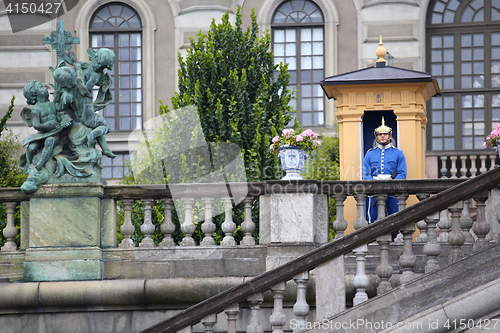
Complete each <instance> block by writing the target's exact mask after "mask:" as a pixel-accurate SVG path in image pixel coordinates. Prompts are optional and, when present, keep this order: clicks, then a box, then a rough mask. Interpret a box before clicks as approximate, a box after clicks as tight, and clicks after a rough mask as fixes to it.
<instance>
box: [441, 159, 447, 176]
mask: <svg viewBox="0 0 500 333" xmlns="http://www.w3.org/2000/svg"><path fill="white" fill-rule="evenodd" d="M447 159H448V156H441V169H440V170H439V172H441V178H448V168H447V167H446V160H447Z"/></svg>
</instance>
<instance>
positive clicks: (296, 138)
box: [295, 135, 304, 141]
mask: <svg viewBox="0 0 500 333" xmlns="http://www.w3.org/2000/svg"><path fill="white" fill-rule="evenodd" d="M295 140H297V141H302V140H304V138H303V137H302V135H297V136H296V137H295Z"/></svg>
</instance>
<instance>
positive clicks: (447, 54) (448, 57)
mask: <svg viewBox="0 0 500 333" xmlns="http://www.w3.org/2000/svg"><path fill="white" fill-rule="evenodd" d="M443 61H453V50H444V51H443Z"/></svg>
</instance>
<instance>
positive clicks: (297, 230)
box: [259, 182, 345, 320]
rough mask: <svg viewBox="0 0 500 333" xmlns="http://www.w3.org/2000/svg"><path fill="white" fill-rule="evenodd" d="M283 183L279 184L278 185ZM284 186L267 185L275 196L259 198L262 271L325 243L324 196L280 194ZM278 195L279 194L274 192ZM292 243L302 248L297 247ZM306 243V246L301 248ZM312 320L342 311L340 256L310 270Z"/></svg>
mask: <svg viewBox="0 0 500 333" xmlns="http://www.w3.org/2000/svg"><path fill="white" fill-rule="evenodd" d="M282 183H283V185H282ZM287 184H288V183H284V182H280V183H271V184H270V189H271V190H272V191H273V192H274V193H276V194H274V193H271V194H267V195H263V196H260V225H259V231H260V238H259V241H260V244H262V245H267V247H268V250H267V251H268V253H267V258H266V270H270V269H273V268H275V267H278V266H280V265H283V264H285V263H287V262H288V261H290V260H293V259H295V258H297V257H299V256H300V255H303V254H305V253H307V252H309V251H310V250H313V249H315V248H317V247H318V246H320V245H323V244H325V243H327V242H328V197H327V196H326V195H324V194H314V193H297V192H298V191H297V192H295V193H281V192H284V191H281V189H283V188H284V187H285V186H287ZM277 192H279V193H277ZM296 244H302V245H303V246H301V247H297V246H295V245H296ZM307 244H310V246H304V245H307ZM314 274H315V278H316V320H321V319H324V318H328V317H330V316H332V315H334V314H336V313H339V312H341V311H343V310H344V309H345V280H344V277H345V274H344V257H343V256H342V257H339V258H337V259H335V260H333V261H331V262H329V263H326V264H323V265H321V266H320V267H317V268H316V269H315V270H314Z"/></svg>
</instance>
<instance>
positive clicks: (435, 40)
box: [431, 36, 443, 49]
mask: <svg viewBox="0 0 500 333" xmlns="http://www.w3.org/2000/svg"><path fill="white" fill-rule="evenodd" d="M431 46H432V48H433V49H440V48H442V47H443V37H442V36H432V37H431Z"/></svg>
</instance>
